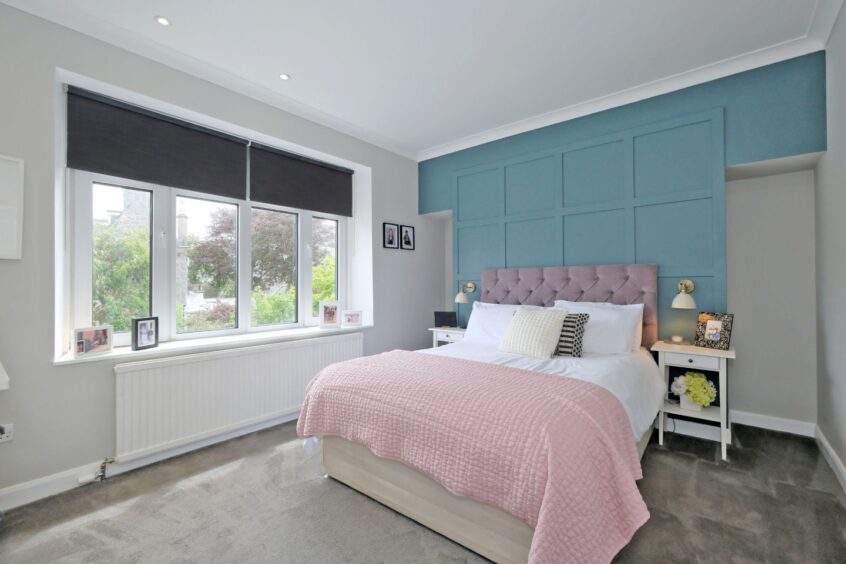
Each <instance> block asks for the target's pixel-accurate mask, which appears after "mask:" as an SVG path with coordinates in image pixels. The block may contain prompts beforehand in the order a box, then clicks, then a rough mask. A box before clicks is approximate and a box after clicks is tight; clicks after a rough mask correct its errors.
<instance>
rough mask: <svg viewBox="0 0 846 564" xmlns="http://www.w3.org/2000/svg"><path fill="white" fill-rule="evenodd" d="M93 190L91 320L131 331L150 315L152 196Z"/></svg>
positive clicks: (112, 188)
mask: <svg viewBox="0 0 846 564" xmlns="http://www.w3.org/2000/svg"><path fill="white" fill-rule="evenodd" d="M92 190H93V193H92V198H91V200H92V212H93V213H92V216H93V218H94V226H93V227H94V229H93V234H94V241H93V245H92V250H93V257H92V271H93V279H92V296H91V298H92V300H91V305H92V308H91V321H92V322H93V323H103V324H109V325H112V326H113V327H114V330H115V332H118V333H119V332H124V331H129V330H130V321H131V319H132V318H133V317H147V316H149V315H150V245H151V228H150V217H151V211H150V210H151V204H152V200H153V198H152V194H151V193H150V192H147V191H145V190H132V189H129V188H120V187H118V186H108V185H105V184H94V185H93V187H92Z"/></svg>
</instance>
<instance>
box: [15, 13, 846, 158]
mask: <svg viewBox="0 0 846 564" xmlns="http://www.w3.org/2000/svg"><path fill="white" fill-rule="evenodd" d="M2 1H4V2H5V3H7V4H10V5H12V6H15V7H17V8H20V9H22V10H25V11H29V12H31V13H34V14H36V15H39V16H41V17H44V18H47V19H50V20H53V21H56V22H58V23H61V24H63V25H66V26H68V27H71V28H74V29H77V30H79V31H81V32H83V33H87V34H89V35H92V36H94V37H97V38H99V39H102V40H105V41H108V42H110V43H113V44H116V45H118V46H121V47H124V48H126V49H129V50H131V51H135V52H138V53H140V54H142V55H145V56H147V57H150V58H153V59H156V60H158V61H161V62H163V63H165V64H168V65H171V66H173V67H176V68H179V69H181V70H185V71H187V72H190V73H192V74H195V75H198V76H201V77H203V78H205V79H207V80H210V81H212V82H215V83H218V84H221V85H224V86H226V87H228V88H232V89H234V90H236V91H239V92H242V93H244V94H247V95H249V96H252V97H255V98H258V99H260V100H263V101H265V102H268V103H271V104H274V105H276V106H278V107H281V108H283V109H286V110H289V111H292V112H294V113H296V114H299V115H302V116H304V117H307V118H309V119H312V120H314V121H317V122H320V123H323V124H326V125H329V126H331V127H334V128H336V129H339V130H341V131H344V132H347V133H350V134H352V135H355V136H357V137H360V138H363V139H365V140H368V141H370V142H372V143H375V144H377V145H380V146H382V147H385V148H388V149H390V150H393V151H395V152H398V153H401V154H404V155H407V156H410V157H412V158H418V159H425V158H430V157H432V156H436V155H439V154H444V153H447V152H451V151H453V150H457V149H461V148H464V147H468V146H472V145H476V144H479V143H481V142H485V141H490V140H492V139H497V138H501V137H504V136H506V135H511V134H514V133H518V132H521V131H526V130H529V129H533V128H535V127H540V126H543V125H548V124H550V123H555V122H559V121H562V120H565V119H570V118H572V117H576V116H578V115H584V114H587V113H591V112H594V111H598V110H601V109H605V108H608V107H613V106H617V105H620V104H624V103H628V102H631V101H635V100H638V99H643V98H646V97H649V96H654V95H656V94H660V93H663V92H667V91H671V90H675V89H677V88H680V87H684V86H689V85H691V84H696V83H699V82H703V81H706V80H711V79H714V78H717V77H719V76H725V75H727V74H732V73H735V72H740V71H742V70H746V69H748V68H754V67H756V66H760V65H762V64H767V63H770V62H774V61H777V60H782V59H785V58H789V57H793V56H797V55H800V54H804V53H809V52H812V51H816V50H819V49H822V48H823V47H824V45H825V41H826V40H827V37H828V34H829V33H830V31H831V26H832V25H833V24H834V19H835V18H836V16H837V13H838V11H839V9H840V6H841V4H842V1H843V0H743V1H741V2H738V1H737V0H709V1H701V0H639V1H630V0H618V1H607V0H606V1H596V0H594V1H591V0H523V1H520V2H517V1H514V0H425V1H420V0H418V1H412V0H367V1H363V2H350V1H349V0H320V1H296V2H295V1H291V0H284V1H283V0H251V1H242V2H234V1H232V0H122V1H119V2H115V1H114V0H63V1H55V0H2ZM159 14H161V15H164V16H167V17H168V18H169V19H170V20H171V22H172V25H171V26H170V27H168V28H165V27H162V26H160V25H158V24H157V23H156V22H155V21H154V16H156V15H159ZM282 72H284V73H288V74H290V75H291V76H292V79H291V80H288V81H282V80H280V79H279V73H282Z"/></svg>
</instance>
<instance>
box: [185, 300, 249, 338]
mask: <svg viewBox="0 0 846 564" xmlns="http://www.w3.org/2000/svg"><path fill="white" fill-rule="evenodd" d="M236 312H237V310H236V309H235V306H234V305H231V304H227V303H223V302H218V304H217V305H215V306H214V307H213V308H211V309H210V310H208V311H196V312H190V313H186V312H185V306H184V305H182V304H179V305H177V306H176V331H177V332H178V333H196V332H199V331H215V330H219V329H232V328H233V327H235V326H236V322H235V314H236Z"/></svg>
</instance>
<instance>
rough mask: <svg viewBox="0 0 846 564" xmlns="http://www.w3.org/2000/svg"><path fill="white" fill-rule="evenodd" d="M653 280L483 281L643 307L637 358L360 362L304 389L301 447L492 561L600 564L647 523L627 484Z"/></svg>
mask: <svg viewBox="0 0 846 564" xmlns="http://www.w3.org/2000/svg"><path fill="white" fill-rule="evenodd" d="M656 274H657V271H656V267H655V265H642V264H638V265H609V266H577V267H552V268H531V269H491V270H486V271H484V272H483V274H482V284H481V301H482V302H486V303H499V304H525V305H542V306H549V305H552V303H553V302H554V301H555V300H556V299H565V300H569V301H584V302H609V303H614V304H618V305H625V304H632V303H642V304H644V308H643V328H642V337H641V344H642V345H643V348H642V349H641V350H640V351H633V352H631V353H629V354H621V355H610V356H609V355H591V354H586V355H585V356H584V357H583V358H567V359H564V358H553V359H549V360H538V359H532V358H528V357H525V356H520V355H513V354H508V353H501V352H499V351H498V350H497V349H496V347H486V346H481V345H479V344H471V343H455V344H452V345H448V346H445V347H440V348H437V349H428V350H424V351H419V352H403V351H393V352H392V353H385V354H383V355H376V356H374V357H366V358H365V359H356V361H349V363H341V364H339V365H333V367H330V368H329V369H327V370H328V371H330V372H332V371H334V373H330V374H324V373H321V374H322V375H323V376H322V378H323V380H322V381H318V377H315V380H313V381H312V384H310V386H309V391H308V393H307V399H306V402H305V403H304V406H303V413H302V415H301V418H300V422H299V425H298V430H299V432H300V435H301V436H303V437H308V436H322V437H323V456H324V467H325V470H326V473H327V474H328V475H329V476H331V477H332V478H334V479H336V480H338V481H340V482H343V483H345V484H347V485H349V486H350V487H352V488H354V489H356V490H358V491H360V492H362V493H364V494H365V495H368V496H370V497H371V498H373V499H375V500H377V501H379V502H381V503H383V504H385V505H387V506H389V507H391V508H393V509H395V510H397V511H399V512H400V513H402V514H404V515H406V516H408V517H410V518H412V519H414V520H415V521H418V522H419V523H421V524H423V525H425V526H427V527H429V528H431V529H433V530H435V531H437V532H439V533H441V534H443V535H444V536H447V537H448V538H450V539H452V540H454V541H456V542H458V543H460V544H462V545H464V546H466V547H468V548H470V549H471V550H473V551H475V552H477V553H479V554H481V555H483V556H485V557H487V558H489V559H491V560H494V561H496V562H527V561H532V562H547V561H559V560H561V559H568V560H573V559H578V560H581V561H610V559H611V558H613V556H614V555H615V554H616V552H617V551H618V550H619V549H620V548H621V547H622V546H624V545H625V544H626V543H627V542H628V540H629V539H630V538H631V535H632V534H633V533H634V531H636V530H637V528H638V527H640V526H641V525H642V524H643V522H645V520H646V519H647V518H648V512H647V511H646V508H645V505H644V504H643V502H642V499H641V498H640V495H639V492H637V489H636V486H635V480H637V479H639V478H640V477H641V475H640V464H639V459H640V457H642V456H643V452H644V450H645V448H646V445H647V443H648V441H649V437H650V436H651V433H652V429H653V425H654V420H655V417H656V414H657V412H658V409H659V406H660V403H661V397H662V383H661V378H660V375H659V373H658V369H657V366H656V365H655V362H654V360H653V359H652V357H651V355H650V353H648V352H647V351H648V348H649V347H650V346H651V345H652V344H653V343H654V341H655V340H656V337H657V312H656V305H657V288H656V286H657V281H656V278H657V277H656ZM318 376H320V375H318ZM562 376H563V377H564V378H562ZM333 378H334V380H333ZM316 381H318V384H315V382H316ZM329 381H331V382H333V384H332V385H325V386H321V384H322V383H325V382H329ZM529 381H530V383H527V382H529ZM391 386H394V388H391ZM488 388H489V389H488ZM380 394H381V395H380ZM437 394H441V395H440V396H438V395H437ZM474 394H475V395H477V396H478V398H474V397H472V396H473V395H474ZM518 396H519V397H518ZM523 396H525V397H523ZM432 398H435V399H432ZM437 398H441V399H440V400H438V399H437ZM614 398H616V400H615V399H614ZM427 402H428V403H427ZM437 402H440V403H443V404H444V405H446V404H449V406H448V407H445V406H440V405H435V403H437ZM462 402H463V403H462ZM497 402H499V404H498V403H497ZM521 402H522V403H521ZM500 404H501V405H500ZM511 404H514V405H513V406H512V405H511ZM527 406H531V407H530V408H527ZM562 406H566V409H564V407H562ZM456 409H459V410H463V411H462V412H461V413H460V414H458V415H456V414H455V413H454V411H455V410H456ZM509 409H510V410H512V411H515V413H517V414H522V415H519V416H518V415H515V414H514V413H510V412H509ZM565 412H566V414H565ZM340 415H342V416H343V418H346V420H347V421H353V422H354V425H355V428H354V429H353V428H351V427H350V426H349V425H339V424H338V423H337V421H338V419H339V416H340ZM439 418H442V419H443V423H441V424H440V427H439V426H438V425H436V424H435V423H434V421H438V420H439ZM533 418H534V419H533ZM430 420H432V421H433V422H430ZM468 421H469V422H468ZM464 425H468V426H469V427H462V426H464ZM444 427H446V428H447V429H448V431H445V430H444ZM541 427H543V433H544V436H543V437H540V438H536V439H535V438H532V437H533V435H534V434H535V430H536V429H540V428H541ZM468 428H472V430H473V432H474V433H476V435H477V436H475V437H471V438H467V437H465V434H467V433H468ZM486 428H487V429H488V430H487V431H484V432H483V431H480V429H486ZM538 433H540V432H538ZM550 437H553V438H554V440H553V439H551V438H550ZM524 439H525V443H524V442H523V441H524ZM486 440H490V442H491V444H492V445H493V444H503V445H508V447H507V448H508V450H507V452H505V453H504V454H503V449H500V450H499V451H496V452H494V451H495V449H493V448H491V449H488V448H487V446H486V445H485V444H484V441H486ZM568 441H569V442H568ZM559 443H560V444H559ZM365 445H367V446H365ZM576 461H578V463H576ZM532 462H534V463H532ZM544 465H546V467H545V466H544ZM468 476H469V477H468ZM533 488H534V489H533ZM535 490H537V491H535ZM527 500H529V501H527ZM551 500H558V501H557V502H553V501H551ZM597 529H607V530H605V531H602V533H599V532H598V531H597ZM562 535H563V537H566V538H564V539H563V540H562V538H561V537H562ZM603 535H604V536H603ZM592 536H593V537H594V538H592V539H591V538H590V537H592ZM591 543H592V544H591ZM597 543H600V545H598V544H597ZM582 545H584V546H582ZM562 551H563V552H562ZM579 551H584V552H579Z"/></svg>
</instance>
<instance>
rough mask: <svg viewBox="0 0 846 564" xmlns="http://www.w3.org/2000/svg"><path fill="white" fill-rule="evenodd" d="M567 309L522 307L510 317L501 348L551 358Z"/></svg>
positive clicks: (509, 351) (556, 345) (536, 356)
mask: <svg viewBox="0 0 846 564" xmlns="http://www.w3.org/2000/svg"><path fill="white" fill-rule="evenodd" d="M566 317H567V310H565V309H560V308H531V307H521V308H520V309H518V310H517V311H516V312H514V316H513V318H512V319H511V324H510V325H509V326H508V332H507V333H506V334H505V338H503V339H502V342H501V343H500V344H499V350H500V351H502V352H506V353H515V354H522V355H526V356H533V357H535V358H552V355H553V354H554V353H555V351H556V350H558V340H559V339H560V338H561V327H562V326H563V325H564V318H566Z"/></svg>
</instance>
